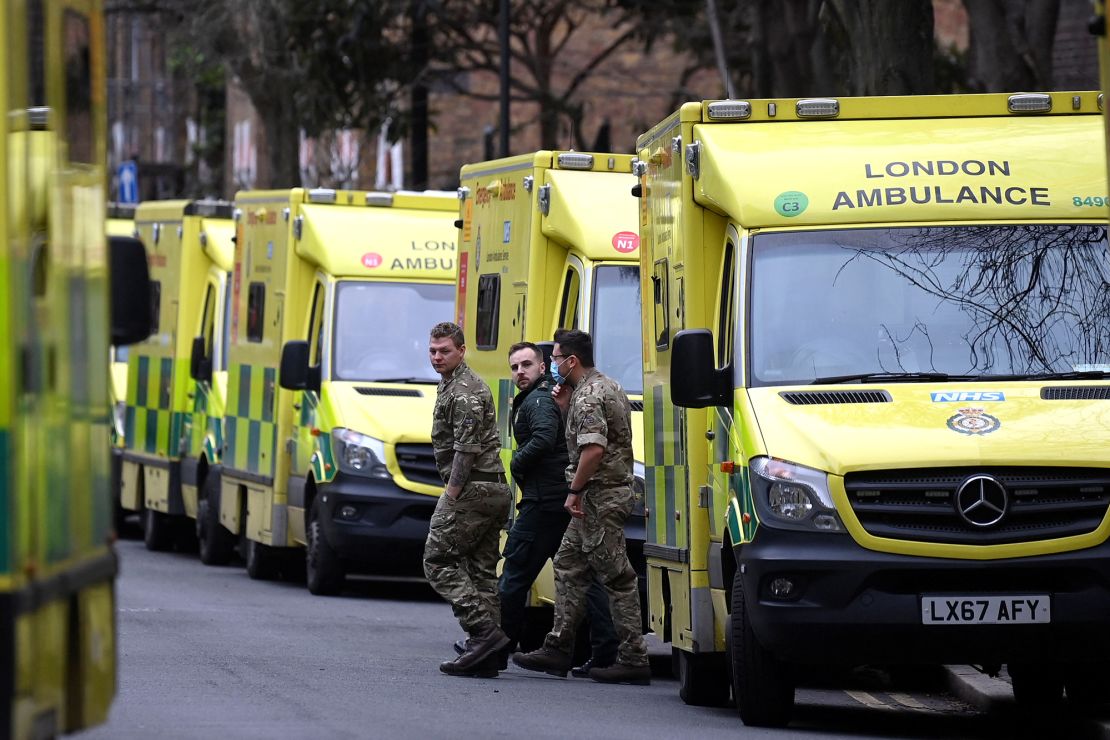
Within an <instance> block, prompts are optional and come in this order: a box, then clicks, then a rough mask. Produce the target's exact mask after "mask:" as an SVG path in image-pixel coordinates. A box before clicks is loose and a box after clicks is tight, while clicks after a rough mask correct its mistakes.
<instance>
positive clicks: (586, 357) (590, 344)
mask: <svg viewBox="0 0 1110 740" xmlns="http://www.w3.org/2000/svg"><path fill="white" fill-rule="evenodd" d="M555 343H556V344H558V345H559V349H561V350H563V354H564V355H574V356H575V357H577V358H578V361H579V362H581V363H582V366H583V367H593V366H594V340H593V339H592V338H591V337H590V335H589V334H587V333H586V332H584V331H582V330H580V329H559V330H557V331H556V332H555Z"/></svg>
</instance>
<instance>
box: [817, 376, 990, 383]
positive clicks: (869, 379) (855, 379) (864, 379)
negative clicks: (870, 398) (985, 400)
mask: <svg viewBox="0 0 1110 740" xmlns="http://www.w3.org/2000/svg"><path fill="white" fill-rule="evenodd" d="M973 378H974V376H971V375H949V374H948V373H853V374H852V375H826V376H824V377H821V378H814V379H813V381H812V383H813V385H832V384H835V383H881V382H891V383H909V382H912V381H915V380H933V381H938V382H939V381H945V380H971V379H973Z"/></svg>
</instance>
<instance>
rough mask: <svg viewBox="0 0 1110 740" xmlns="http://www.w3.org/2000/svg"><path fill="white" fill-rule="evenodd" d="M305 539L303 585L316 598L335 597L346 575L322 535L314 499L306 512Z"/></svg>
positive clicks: (341, 563) (318, 513) (322, 530)
mask: <svg viewBox="0 0 1110 740" xmlns="http://www.w3.org/2000/svg"><path fill="white" fill-rule="evenodd" d="M305 539H306V540H307V543H306V546H305V557H304V565H305V584H306V585H307V586H308V591H309V593H312V594H314V595H316V596H335V595H336V594H338V593H339V591H340V590H341V589H342V588H343V582H344V580H345V579H346V574H345V573H344V571H343V562H342V561H341V560H340V558H339V555H338V554H337V553H336V552H335V550H333V549H332V548H331V545H329V544H328V540H327V537H326V536H325V535H324V528H323V525H322V524H321V523H320V509H319V507H318V506H317V503H316V500H315V499H314V500H313V501H312V507H311V508H310V509H309V512H308V526H307V527H306V528H305Z"/></svg>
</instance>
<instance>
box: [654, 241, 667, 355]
mask: <svg viewBox="0 0 1110 740" xmlns="http://www.w3.org/2000/svg"><path fill="white" fill-rule="evenodd" d="M651 284H652V291H653V293H654V302H655V348H656V349H666V348H667V347H670V346H671V317H670V311H669V305H670V301H668V300H667V296H668V292H669V288H668V286H667V260H665V259H664V260H659V261H658V262H656V263H655V269H654V271H653V272H652V275H651Z"/></svg>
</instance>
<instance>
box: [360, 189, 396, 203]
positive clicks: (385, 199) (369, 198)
mask: <svg viewBox="0 0 1110 740" xmlns="http://www.w3.org/2000/svg"><path fill="white" fill-rule="evenodd" d="M366 205H368V206H391V205H393V193H380V192H379V193H367V194H366Z"/></svg>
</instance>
